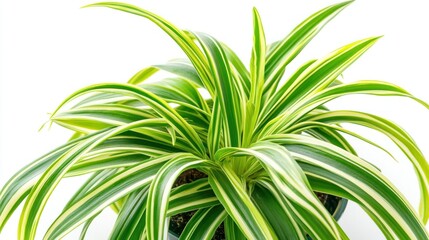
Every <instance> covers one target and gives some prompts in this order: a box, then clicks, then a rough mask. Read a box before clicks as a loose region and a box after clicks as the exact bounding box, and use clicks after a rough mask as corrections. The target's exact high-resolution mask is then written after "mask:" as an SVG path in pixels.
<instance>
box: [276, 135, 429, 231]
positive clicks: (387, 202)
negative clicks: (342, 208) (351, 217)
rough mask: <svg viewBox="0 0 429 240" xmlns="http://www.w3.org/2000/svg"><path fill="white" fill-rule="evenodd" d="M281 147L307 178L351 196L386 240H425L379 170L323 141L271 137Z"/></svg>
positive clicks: (403, 201) (404, 203)
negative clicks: (371, 218)
mask: <svg viewBox="0 0 429 240" xmlns="http://www.w3.org/2000/svg"><path fill="white" fill-rule="evenodd" d="M272 141H274V142H276V143H279V144H284V145H285V147H286V148H287V149H289V151H291V153H292V154H293V156H294V157H295V158H296V159H297V160H298V161H299V162H300V166H302V167H303V169H304V171H306V174H309V175H311V176H312V177H314V178H321V179H324V180H325V181H328V182H329V183H331V184H332V185H334V186H338V187H340V188H341V189H343V190H344V191H345V192H347V193H348V194H349V195H351V196H353V198H354V199H352V200H357V203H359V204H360V205H361V206H362V207H364V209H365V210H366V211H369V212H371V214H370V217H373V218H375V222H376V223H377V224H378V225H379V227H380V229H381V230H382V231H383V233H384V234H385V236H386V238H387V239H427V238H428V237H429V235H428V233H427V231H426V229H425V227H424V225H423V224H422V222H421V221H420V220H419V218H418V216H417V214H416V213H415V212H414V209H413V208H412V206H411V205H410V204H409V203H408V202H407V200H406V199H405V197H404V196H403V195H402V194H401V193H400V192H399V191H398V190H397V189H396V188H395V187H394V186H393V184H391V183H390V182H389V181H388V180H387V178H385V177H384V176H383V175H382V174H381V173H380V171H379V170H378V169H376V168H375V167H373V166H372V165H371V164H369V163H367V162H365V161H364V160H362V159H360V158H359V157H357V156H355V155H353V154H351V153H349V152H346V151H344V150H343V149H341V148H338V147H336V146H333V145H332V144H328V143H325V142H323V141H320V140H317V139H314V138H310V137H306V136H302V135H293V134H284V135H278V136H275V137H272Z"/></svg>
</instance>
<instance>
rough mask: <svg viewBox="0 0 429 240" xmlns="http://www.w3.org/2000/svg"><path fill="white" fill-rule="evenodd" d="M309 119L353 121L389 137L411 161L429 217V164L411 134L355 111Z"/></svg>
mask: <svg viewBox="0 0 429 240" xmlns="http://www.w3.org/2000/svg"><path fill="white" fill-rule="evenodd" d="M309 120H313V121H319V122H326V123H344V122H347V123H353V124H358V125H362V126H365V127H368V128H371V129H374V130H377V131H379V132H381V133H383V134H385V135H386V136H387V137H389V138H390V139H391V140H392V141H393V142H394V143H395V144H396V145H397V146H398V147H399V148H400V149H401V150H402V152H403V153H404V154H405V155H406V156H407V158H408V159H409V160H410V161H411V163H412V164H413V166H414V169H415V171H416V174H417V177H418V179H419V184H420V191H421V194H420V207H419V213H420V216H421V219H422V221H423V222H427V220H428V217H429V210H428V209H429V192H428V189H429V164H428V162H427V161H426V159H425V157H424V156H423V154H422V152H421V151H420V149H419V148H418V147H417V145H416V143H415V142H414V140H413V139H412V138H411V136H410V135H409V134H408V133H407V132H405V131H404V130H403V129H402V128H401V127H399V126H398V125H396V124H395V123H393V122H391V121H388V120H386V119H384V118H381V117H379V116H375V115H372V114H367V113H362V112H355V111H331V112H327V113H321V114H318V115H315V116H313V117H311V118H310V119H309Z"/></svg>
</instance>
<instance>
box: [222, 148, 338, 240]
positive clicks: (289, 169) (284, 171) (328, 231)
mask: <svg viewBox="0 0 429 240" xmlns="http://www.w3.org/2000/svg"><path fill="white" fill-rule="evenodd" d="M243 155H246V156H253V157H255V158H256V159H258V160H259V161H260V162H261V163H262V165H263V167H264V169H265V171H266V173H267V174H268V176H269V178H270V179H271V180H272V181H273V183H274V184H275V186H276V188H277V189H278V190H279V192H281V193H282V194H283V195H284V196H285V197H287V198H288V199H289V200H290V202H291V203H292V205H293V208H294V212H295V213H296V216H297V218H299V219H300V220H301V221H302V222H303V223H304V224H305V226H306V230H308V231H309V234H310V235H311V236H312V237H314V238H316V239H341V238H342V237H343V236H342V234H341V232H342V230H340V228H339V226H338V225H337V224H336V222H335V220H334V219H333V218H332V216H331V215H330V214H329V212H328V211H327V210H326V209H325V208H324V206H323V204H321V203H320V201H319V200H318V198H317V197H316V195H315V194H314V193H313V191H312V190H311V188H310V185H309V184H308V181H307V179H306V177H305V175H304V173H303V171H302V169H301V168H300V167H299V166H298V164H297V163H296V161H295V160H294V159H293V158H292V156H291V155H290V154H289V152H288V151H287V150H286V149H285V148H284V147H282V146H280V145H278V144H273V143H270V142H259V143H256V144H254V145H252V146H251V147H250V148H223V149H221V150H219V151H218V152H217V153H216V156H215V159H216V160H217V161H222V160H223V159H224V158H226V157H232V156H243ZM232 161H233V160H232ZM215 192H216V191H215ZM219 201H221V200H219ZM221 202H222V201H221ZM230 215H231V214H230Z"/></svg>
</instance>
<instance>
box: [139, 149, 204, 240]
mask: <svg viewBox="0 0 429 240" xmlns="http://www.w3.org/2000/svg"><path fill="white" fill-rule="evenodd" d="M199 166H212V165H211V164H210V162H209V161H207V160H202V159H200V158H198V157H195V156H192V155H191V156H180V157H178V158H173V159H171V160H170V161H169V162H167V163H166V164H165V165H164V166H163V167H162V168H161V169H160V170H159V171H158V173H157V175H156V176H155V178H154V180H153V181H152V183H151V184H150V188H149V193H148V201H147V214H146V222H147V224H148V225H147V236H148V238H149V239H167V236H168V220H169V218H167V210H168V202H169V197H170V189H171V187H172V186H173V184H174V182H175V180H176V178H177V177H178V176H179V175H180V174H181V173H182V172H183V171H185V170H188V169H190V168H196V167H199Z"/></svg>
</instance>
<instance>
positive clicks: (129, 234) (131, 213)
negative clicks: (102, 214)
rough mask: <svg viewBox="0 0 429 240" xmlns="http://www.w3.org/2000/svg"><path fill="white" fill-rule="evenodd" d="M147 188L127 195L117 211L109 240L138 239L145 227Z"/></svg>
mask: <svg viewBox="0 0 429 240" xmlns="http://www.w3.org/2000/svg"><path fill="white" fill-rule="evenodd" d="M147 190H148V187H145V188H142V189H138V190H136V191H134V192H133V193H131V194H129V195H128V198H127V200H126V201H125V203H124V206H123V207H122V209H121V210H120V211H119V214H118V217H117V219H116V222H115V225H114V227H113V231H112V232H111V233H110V236H109V239H123V240H125V239H140V238H141V236H142V235H143V232H144V229H145V226H146V222H145V221H146V218H145V213H146V202H147V194H148V191H147Z"/></svg>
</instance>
